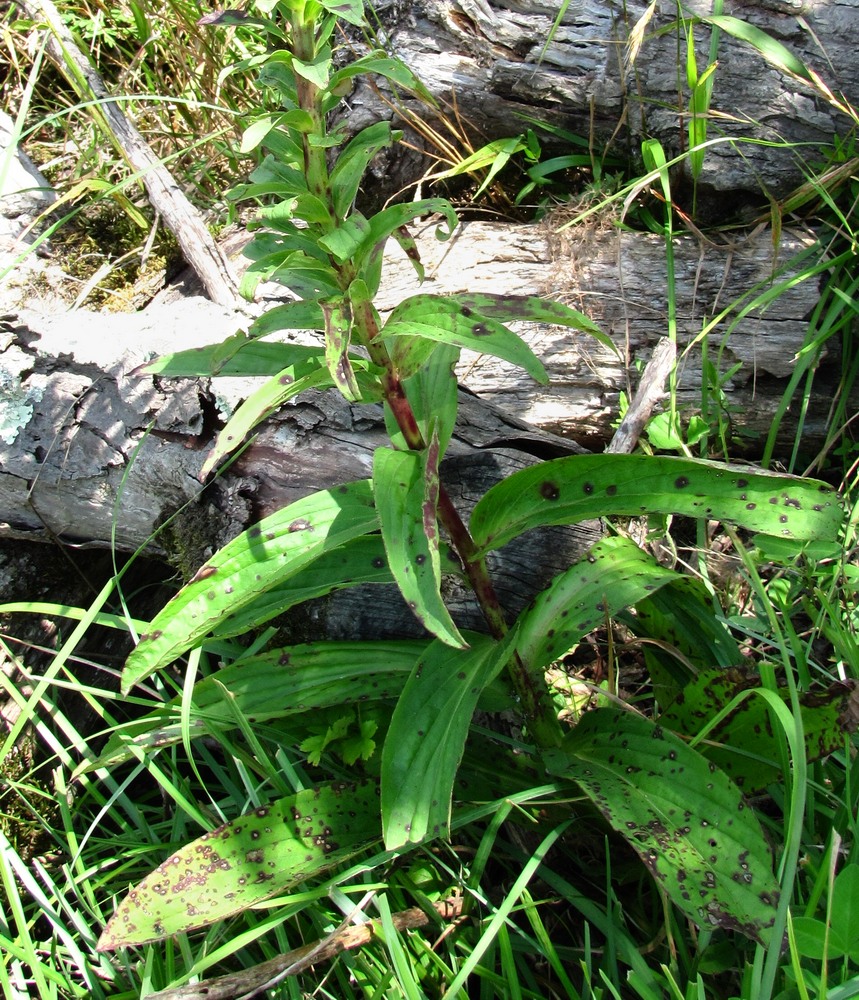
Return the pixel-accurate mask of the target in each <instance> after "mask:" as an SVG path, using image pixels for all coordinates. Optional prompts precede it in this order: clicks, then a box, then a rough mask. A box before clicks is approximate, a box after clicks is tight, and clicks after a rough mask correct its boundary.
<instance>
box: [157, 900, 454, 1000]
mask: <svg viewBox="0 0 859 1000" xmlns="http://www.w3.org/2000/svg"><path fill="white" fill-rule="evenodd" d="M462 902H463V900H462V897H461V896H454V897H453V898H451V899H445V900H441V901H440V902H438V903H434V904H433V906H434V909H435V911H436V913H438V915H439V916H440V917H442V918H443V919H444V920H456V919H457V918H458V917H459V916H460V915H461V914H462ZM391 920H392V922H393V925H394V928H395V929H396V930H397V931H405V930H411V929H413V928H416V927H426V925H427V924H428V923H429V922H430V917H429V916H428V915H427V914H426V913H424V911H423V910H421V909H419V908H418V907H416V906H415V907H412V909H410V910H403V912H402V913H395V914H393V916H392V917H391ZM381 929H382V922H381V920H368V921H367V922H366V923H363V924H360V925H358V926H357V927H354V926H350V927H345V928H342V926H341V927H338V928H337V930H336V931H335V932H334V934H331V935H329V936H328V937H327V938H323V939H322V941H317V942H316V943H315V944H308V945H304V946H303V947H301V948H296V949H295V950H293V951H288V952H287V953H286V954H285V955H277V956H276V957H275V958H271V959H269V960H268V961H267V962H261V963H260V964H259V965H255V966H254V967H253V968H251V969H245V970H244V971H243V972H235V973H231V974H230V975H228V976H218V977H217V978H216V979H206V980H204V981H203V982H201V983H194V984H192V985H189V986H179V987H177V988H176V989H172V990H161V991H160V992H159V993H151V994H150V995H149V1000H235V998H236V997H250V996H254V995H256V994H257V993H258V992H259V991H260V990H263V989H265V988H266V987H267V986H269V985H271V983H272V982H277V981H279V980H280V979H281V978H282V977H283V974H284V972H288V974H289V975H292V976H294V975H297V974H298V973H300V972H303V971H304V970H305V969H307V968H308V967H309V966H311V965H315V964H317V963H318V962H327V961H329V960H330V959H332V958H334V957H335V956H337V955H339V954H340V953H341V952H343V951H353V950H354V949H355V948H362V947H363V946H364V945H365V944H369V942H370V941H372V940H373V938H374V937H375V936H376V935H377V934H378V933H379V932H380V931H381Z"/></svg>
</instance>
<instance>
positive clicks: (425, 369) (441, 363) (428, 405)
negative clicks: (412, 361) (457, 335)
mask: <svg viewBox="0 0 859 1000" xmlns="http://www.w3.org/2000/svg"><path fill="white" fill-rule="evenodd" d="M411 342H412V343H420V341H417V340H413V341H411ZM398 343H400V342H398ZM432 346H433V348H434V350H433V353H432V355H431V357H430V358H429V359H424V362H423V364H422V365H421V366H420V367H419V368H418V370H417V372H415V374H414V375H412V376H411V378H406V379H404V381H403V388H404V389H405V393H406V399H408V401H409V405H410V406H411V408H412V412H413V413H414V415H415V419H416V420H417V422H418V427H419V428H420V431H421V434H422V435H423V438H424V440H425V441H429V439H430V438H431V437H432V436H433V433H435V434H437V435H438V441H439V455H440V457H444V453H445V451H446V450H447V446H448V444H449V443H450V439H451V437H452V436H453V429H454V426H455V425H456V414H457V409H458V404H459V385H458V383H457V380H456V370H455V369H456V363H457V361H459V348H458V347H449V346H447V345H446V344H433V345H432ZM385 426H386V428H387V430H388V436H389V437H390V438H391V443H392V444H393V445H394V447H395V448H398V449H400V450H402V451H405V450H406V449H407V448H408V444H407V443H406V440H405V438H404V437H403V433H402V431H401V430H400V428H399V425H398V424H397V421H396V419H395V417H394V415H393V414H392V413H391V409H390V407H389V406H388V405H386V406H385Z"/></svg>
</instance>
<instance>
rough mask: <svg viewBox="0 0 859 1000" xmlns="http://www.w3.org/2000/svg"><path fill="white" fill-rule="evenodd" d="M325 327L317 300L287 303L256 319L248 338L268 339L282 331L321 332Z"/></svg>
mask: <svg viewBox="0 0 859 1000" xmlns="http://www.w3.org/2000/svg"><path fill="white" fill-rule="evenodd" d="M324 325H325V319H324V317H323V315H322V309H321V308H320V306H319V303H318V302H316V301H315V300H313V299H307V300H304V301H299V302H285V303H284V304H283V305H280V306H275V307H274V308H273V309H269V310H267V311H266V312H265V313H263V315H262V316H260V317H259V318H258V319H255V320H254V321H253V323H252V324H251V326H250V329H249V330H248V336H249V337H267V336H268V335H269V334H272V333H279V332H280V331H281V330H321V329H322V328H323V326H324ZM284 367H285V366H284Z"/></svg>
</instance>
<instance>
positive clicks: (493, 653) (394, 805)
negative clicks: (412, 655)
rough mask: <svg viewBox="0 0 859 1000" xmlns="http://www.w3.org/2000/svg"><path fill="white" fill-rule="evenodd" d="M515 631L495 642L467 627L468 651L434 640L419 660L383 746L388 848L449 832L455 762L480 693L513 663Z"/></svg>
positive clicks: (383, 799) (457, 763)
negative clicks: (511, 655) (499, 672)
mask: <svg viewBox="0 0 859 1000" xmlns="http://www.w3.org/2000/svg"><path fill="white" fill-rule="evenodd" d="M513 637H514V632H510V633H508V635H507V636H506V637H505V638H504V639H503V640H502V641H501V642H495V641H494V640H493V639H490V638H489V637H488V636H484V635H474V634H471V633H469V634H468V640H469V642H470V643H471V646H470V648H469V649H457V650H453V649H451V648H450V647H449V646H445V645H444V644H443V643H441V642H439V641H435V642H433V643H432V644H431V645H430V646H429V647H428V649H427V650H426V652H425V654H424V655H423V656H422V657H421V658H420V660H419V661H418V663H417V665H416V666H415V668H414V670H413V671H412V674H411V676H410V677H409V679H408V681H407V683H406V686H405V688H404V689H403V693H402V694H401V695H400V698H399V701H398V702H397V707H396V708H395V709H394V714H393V717H392V718H391V725H390V728H389V729H388V735H387V737H386V738H385V746H384V749H383V750H382V824H383V828H384V836H385V846H386V847H387V848H388V850H393V849H395V848H397V847H401V846H402V845H403V844H408V843H420V842H421V841H422V840H426V839H427V838H428V837H446V836H448V834H449V833H450V811H451V797H452V794H453V785H454V780H455V778H456V772H457V768H458V767H459V762H460V760H461V759H462V755H463V752H464V749H465V739H466V737H467V735H468V727H469V726H470V724H471V717H472V715H473V714H474V709H475V707H476V705H477V702H478V699H479V698H480V693H481V691H482V690H483V689H484V687H485V686H486V685H487V684H488V683H489V681H490V680H492V678H493V677H494V676H495V674H496V673H498V671H499V670H501V669H502V667H503V666H504V665H505V664H506V663H507V660H508V659H509V657H510V652H511V649H512V644H513V643H512V640H513Z"/></svg>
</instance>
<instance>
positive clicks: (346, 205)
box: [330, 122, 403, 218]
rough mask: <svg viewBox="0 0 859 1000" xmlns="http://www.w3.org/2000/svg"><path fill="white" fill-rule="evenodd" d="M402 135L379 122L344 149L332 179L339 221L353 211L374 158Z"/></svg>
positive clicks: (332, 192) (361, 133) (388, 124)
mask: <svg viewBox="0 0 859 1000" xmlns="http://www.w3.org/2000/svg"><path fill="white" fill-rule="evenodd" d="M402 134H403V133H402V132H394V131H392V129H391V124H390V122H376V123H375V124H374V125H370V126H369V127H368V128H365V129H362V130H361V131H360V132H359V133H358V134H357V135H356V136H355V138H354V139H352V140H351V141H350V142H349V143H348V145H347V146H346V147H345V148H344V149H343V151H342V152H341V153H340V155H339V156H338V157H337V163H336V164H335V165H334V169H333V170H332V171H331V177H330V182H331V197H332V200H333V202H334V211H335V213H336V215H337V217H338V218H344V217H345V216H346V214H347V213H348V211H349V210H350V208H351V207H352V203H353V202H354V200H355V195H357V193H358V188H359V187H360V186H361V181H362V180H363V179H364V174H365V173H366V171H367V167H368V165H369V163H370V161H371V160H372V159H373V157H374V156H375V155H376V154H377V153H378V152H379V150H380V149H384V148H385V147H386V146H390V145H391V143H392V142H394V141H396V140H397V139H399V138H401V136H402Z"/></svg>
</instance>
